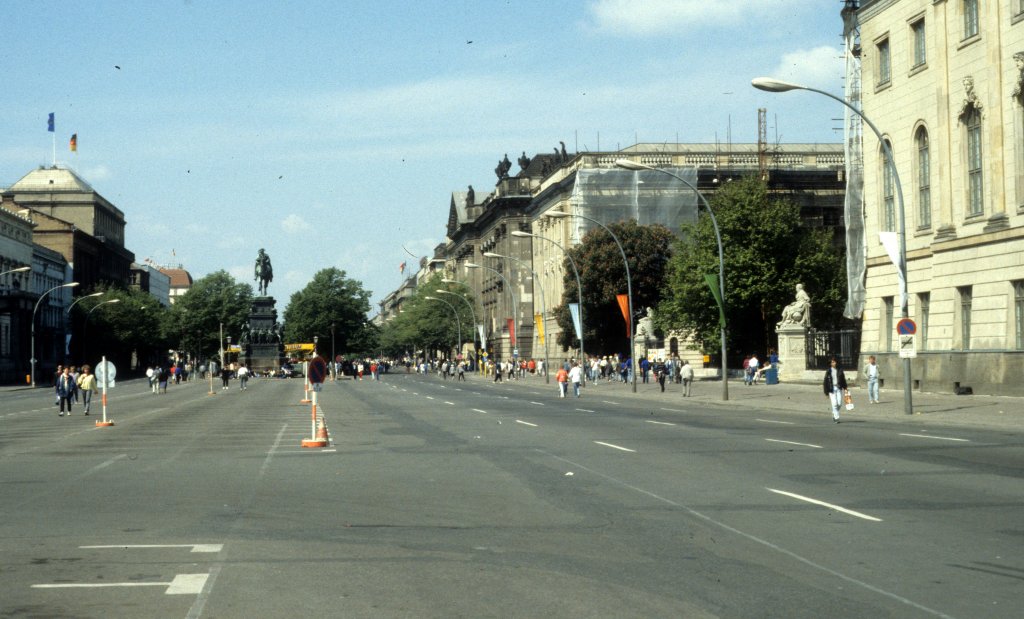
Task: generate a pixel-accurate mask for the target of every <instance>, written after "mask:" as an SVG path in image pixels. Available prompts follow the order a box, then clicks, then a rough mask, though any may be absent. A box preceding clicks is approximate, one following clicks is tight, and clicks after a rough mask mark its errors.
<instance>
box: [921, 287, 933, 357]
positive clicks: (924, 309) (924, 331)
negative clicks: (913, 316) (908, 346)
mask: <svg viewBox="0 0 1024 619" xmlns="http://www.w3.org/2000/svg"><path fill="white" fill-rule="evenodd" d="M931 304H932V293H930V292H922V293H921V294H919V295H917V306H918V317H917V348H918V350H928V316H929V315H930V314H931Z"/></svg>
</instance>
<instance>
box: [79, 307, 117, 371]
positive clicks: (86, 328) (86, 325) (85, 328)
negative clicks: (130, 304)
mask: <svg viewBox="0 0 1024 619" xmlns="http://www.w3.org/2000/svg"><path fill="white" fill-rule="evenodd" d="M89 296H91V297H92V296H96V295H94V294H92V295H89ZM120 302H121V299H110V300H108V301H100V302H99V303H97V304H96V305H93V306H92V307H90V308H89V311H88V312H86V314H85V322H84V323H83V324H82V341H83V342H84V341H87V340H86V338H85V335H86V333H87V332H88V331H89V317H90V316H92V313H93V312H95V311H96V308H98V307H100V306H101V305H107V304H108V303H120ZM85 352H86V353H88V350H86V351H85ZM86 357H88V355H86Z"/></svg>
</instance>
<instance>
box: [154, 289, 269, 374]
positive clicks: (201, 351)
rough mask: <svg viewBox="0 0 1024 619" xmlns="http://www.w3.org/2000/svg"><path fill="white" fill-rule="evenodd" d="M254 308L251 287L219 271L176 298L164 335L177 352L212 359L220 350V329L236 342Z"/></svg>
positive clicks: (165, 324)
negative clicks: (180, 351)
mask: <svg viewBox="0 0 1024 619" xmlns="http://www.w3.org/2000/svg"><path fill="white" fill-rule="evenodd" d="M251 308H252V286H250V285H249V284H242V283H239V282H237V281H235V278H234V277H232V276H231V275H229V274H228V273H227V271H216V272H214V273H210V274H209V275H207V276H206V277H203V278H201V279H199V280H197V281H196V282H195V283H193V284H192V287H191V288H189V290H188V292H186V293H185V294H183V295H181V296H180V297H178V298H177V300H176V301H175V303H174V305H173V306H171V311H170V313H169V316H168V318H167V320H166V321H165V322H164V328H163V330H164V335H165V337H167V339H168V340H169V341H170V342H171V343H172V345H173V346H175V347H176V348H177V349H178V350H182V351H184V352H186V353H189V354H192V355H194V356H197V357H199V358H209V357H213V356H215V355H216V354H217V352H218V351H219V350H220V346H221V341H220V334H221V326H222V325H223V328H224V335H225V336H233V337H234V339H235V341H236V342H237V341H238V339H237V338H238V337H239V335H240V334H241V332H242V325H243V324H246V323H247V322H248V320H249V312H250V311H251Z"/></svg>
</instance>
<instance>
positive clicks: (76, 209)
mask: <svg viewBox="0 0 1024 619" xmlns="http://www.w3.org/2000/svg"><path fill="white" fill-rule="evenodd" d="M6 194H10V196H9V197H8V196H7V195H6ZM8 200H10V201H11V202H12V203H13V204H14V205H15V206H13V207H9V208H12V210H16V209H28V210H29V211H30V217H31V219H32V221H33V222H34V223H35V224H36V226H35V230H34V234H33V237H34V241H35V243H37V244H39V245H42V246H43V247H47V248H49V249H52V250H54V251H57V252H59V253H60V254H61V255H63V256H64V259H65V260H67V261H68V263H69V264H71V265H72V268H73V270H74V281H76V282H78V283H79V287H78V288H77V289H76V291H75V292H76V294H85V293H88V292H89V291H91V290H92V289H93V288H95V287H96V285H97V284H100V283H107V284H115V285H119V286H126V285H127V284H128V270H129V267H130V266H131V264H132V261H133V260H134V258H135V256H134V254H132V252H130V251H128V250H127V249H126V248H125V246H124V227H125V220H124V213H122V212H121V210H120V209H118V208H117V207H115V206H114V205H113V204H111V203H110V202H109V201H108V200H107V199H106V198H104V197H103V196H101V195H100V194H99V193H97V192H96V191H95V190H94V189H93V188H92V187H90V186H89V184H88V183H86V182H85V181H84V180H82V179H81V178H80V177H79V176H78V175H77V174H75V173H74V172H73V171H71V170H69V169H67V168H63V167H59V166H49V167H40V168H38V169H36V170H33V171H31V172H29V173H28V174H26V175H25V176H24V177H22V178H21V180H19V181H18V182H16V183H14V184H13V185H11V187H10V188H9V189H8V190H7V192H5V196H4V201H5V205H6V204H7V202H8Z"/></svg>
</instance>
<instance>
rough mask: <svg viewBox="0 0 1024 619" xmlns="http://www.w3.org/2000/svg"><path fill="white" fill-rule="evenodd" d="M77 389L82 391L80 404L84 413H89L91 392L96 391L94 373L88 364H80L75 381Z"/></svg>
mask: <svg viewBox="0 0 1024 619" xmlns="http://www.w3.org/2000/svg"><path fill="white" fill-rule="evenodd" d="M75 382H76V384H77V385H78V390H79V391H81V392H82V404H83V405H84V406H85V414H86V415H88V414H89V405H90V404H91V403H92V394H93V393H95V392H96V375H95V374H93V373H92V368H90V367H89V366H88V365H83V366H82V373H81V374H79V375H78V380H77V381H75Z"/></svg>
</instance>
